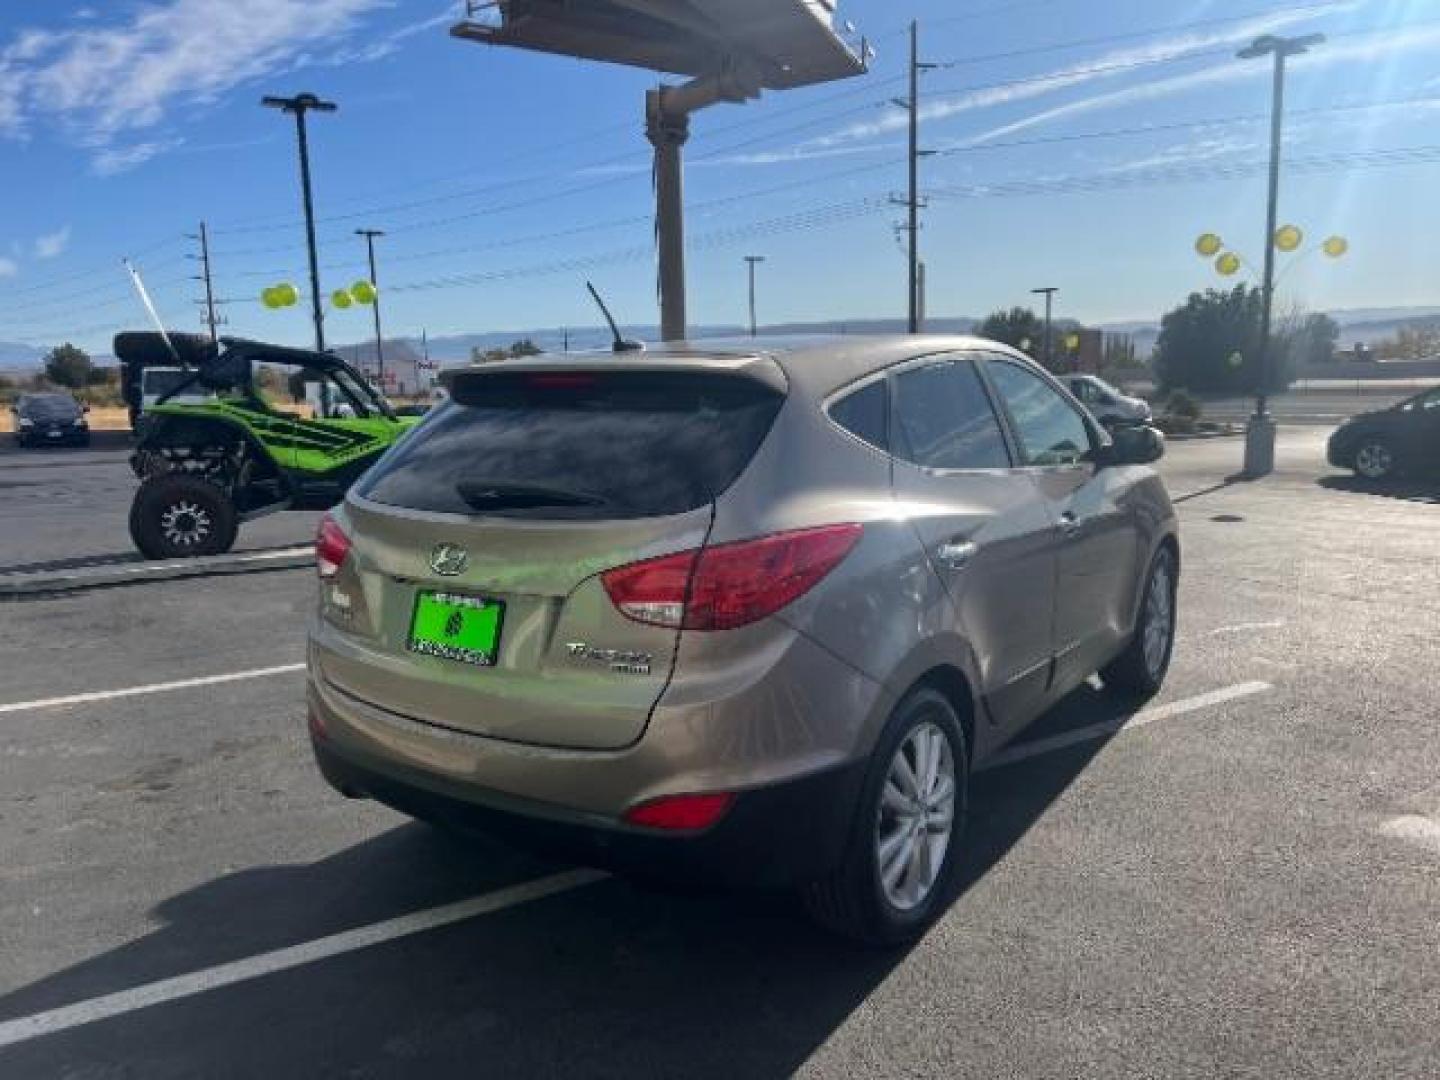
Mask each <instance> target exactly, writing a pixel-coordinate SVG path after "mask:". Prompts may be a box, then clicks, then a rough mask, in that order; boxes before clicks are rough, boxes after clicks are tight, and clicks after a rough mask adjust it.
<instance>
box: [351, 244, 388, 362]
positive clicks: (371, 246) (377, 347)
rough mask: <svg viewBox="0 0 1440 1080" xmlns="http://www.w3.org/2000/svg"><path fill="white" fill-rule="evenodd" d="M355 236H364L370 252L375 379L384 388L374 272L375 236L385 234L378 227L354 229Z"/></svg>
mask: <svg viewBox="0 0 1440 1080" xmlns="http://www.w3.org/2000/svg"><path fill="white" fill-rule="evenodd" d="M355 235H356V236H363V237H364V238H365V248H366V250H367V251H368V252H369V254H370V284H371V285H373V286H374V287H375V301H374V303H373V304H372V305H371V306H372V307H373V308H374V309H375V379H376V381H377V382H378V383H379V384H380V388H381V389H382V390H383V389H384V388H385V339H384V338H383V337H381V335H380V278H379V277H378V276H377V275H376V273H375V238H376V237H377V236H384V235H385V234H384V233H383V232H381V231H380V230H379V229H356V230H355Z"/></svg>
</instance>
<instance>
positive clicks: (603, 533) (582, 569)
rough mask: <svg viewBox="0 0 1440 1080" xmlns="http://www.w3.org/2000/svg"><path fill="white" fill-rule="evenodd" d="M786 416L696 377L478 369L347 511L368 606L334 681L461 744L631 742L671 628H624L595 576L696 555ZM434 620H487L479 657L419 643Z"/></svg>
mask: <svg viewBox="0 0 1440 1080" xmlns="http://www.w3.org/2000/svg"><path fill="white" fill-rule="evenodd" d="M782 402H783V394H782V393H781V392H780V391H778V390H777V389H775V388H774V387H773V386H771V385H770V384H769V383H767V382H764V381H761V380H759V379H755V378H751V377H749V376H746V375H739V374H735V373H733V372H721V373H716V372H714V371H711V370H696V369H694V368H691V369H689V370H684V369H682V370H678V371H662V372H654V371H633V370H632V371H617V372H604V371H601V372H595V371H593V370H591V371H583V370H582V371H576V370H566V369H559V370H556V371H539V372H537V371H534V370H528V371H519V372H517V371H497V372H495V373H493V374H490V373H469V372H467V373H466V374H465V376H463V377H461V378H459V379H457V380H455V383H454V386H453V398H452V401H451V402H450V403H449V404H447V405H445V406H443V407H442V408H440V409H438V410H436V412H435V413H433V414H432V415H431V416H430V418H428V419H427V420H426V421H425V422H424V423H423V424H422V425H421V426H419V427H417V428H416V429H415V431H414V432H412V433H411V434H410V435H409V436H407V437H406V439H405V440H404V441H403V442H401V443H399V444H397V446H396V447H395V449H394V450H393V451H392V452H391V454H390V455H389V456H388V457H387V458H385V459H383V460H382V461H381V462H380V463H379V464H378V465H377V466H376V468H375V469H374V470H373V471H372V472H371V474H370V475H369V476H368V477H367V478H366V479H365V480H363V481H362V482H361V484H359V485H357V488H356V489H355V490H354V494H352V497H351V498H350V499H349V500H348V503H347V506H346V511H345V517H346V520H347V525H348V528H349V529H350V531H351V533H352V539H353V548H352V554H351V557H350V561H349V563H348V564H347V565H348V567H349V569H348V570H347V571H346V572H347V573H353V574H356V575H358V577H359V579H360V580H359V581H357V582H355V585H357V586H359V588H358V594H359V595H363V596H364V597H365V605H366V608H367V611H366V615H365V619H364V623H365V625H364V626H359V627H352V628H351V629H352V636H351V640H352V641H353V643H354V645H355V648H356V649H357V650H358V651H357V652H356V653H355V654H353V655H351V654H350V650H349V649H345V648H340V649H336V650H334V651H327V652H326V654H325V655H324V656H322V657H321V659H320V661H319V662H320V664H321V668H322V672H323V675H324V677H325V678H326V679H327V680H328V681H329V682H330V683H331V684H332V685H334V686H336V687H337V688H339V689H340V690H342V691H345V692H347V693H349V694H351V695H352V696H354V697H356V698H359V699H361V700H362V701H367V702H370V703H371V704H374V705H378V706H380V707H381V708H385V709H388V710H390V711H392V712H395V713H398V714H401V715H404V716H408V717H411V718H413V719H416V720H420V721H423V722H425V723H430V724H434V725H437V726H440V727H445V728H450V729H452V730H456V731H463V732H467V733H473V734H478V735H485V736H487V737H491V738H498V739H506V740H509V741H514V742H524V743H532V744H538V745H545V746H558V747H568V748H575V749H614V748H618V747H622V746H626V745H629V744H630V743H632V742H634V741H635V740H636V739H638V738H639V737H640V736H641V735H642V734H643V733H644V730H645V725H646V723H647V722H648V720H649V716H650V712H651V710H652V709H653V707H654V705H655V703H656V701H657V700H659V697H660V694H661V693H662V692H663V691H664V688H665V685H666V683H667V682H668V681H669V678H670V673H671V669H672V666H673V663H674V657H675V651H676V645H677V643H678V634H679V631H678V630H675V629H673V628H670V627H665V626H655V625H648V624H644V623H640V622H635V621H632V620H631V619H628V618H626V617H625V616H624V615H622V614H621V613H620V611H619V610H617V608H616V607H615V604H614V603H613V602H612V601H611V599H610V597H609V596H608V594H607V593H606V591H605V588H604V586H603V583H602V581H601V579H600V577H599V575H600V574H601V572H602V571H605V570H608V569H611V568H614V567H618V566H625V565H628V564H630V563H634V562H640V561H642V560H645V559H650V558H654V557H656V556H660V555H665V554H670V553H672V552H677V551H689V550H695V549H698V548H700V547H702V546H703V545H704V543H705V540H706V537H707V536H708V534H709V529H710V523H711V519H712V516H713V500H714V499H715V497H716V496H718V495H719V494H721V493H722V492H723V491H724V490H725V489H726V488H728V487H729V486H730V485H731V484H732V483H733V482H734V481H735V479H736V478H737V477H738V476H739V475H740V473H741V472H742V471H743V470H744V468H745V467H746V465H747V464H748V463H749V462H750V460H751V458H752V457H753V456H754V454H755V452H756V450H757V449H758V448H759V446H760V443H761V442H762V440H763V439H764V438H765V435H766V433H767V431H768V430H769V428H770V426H771V423H772V422H773V421H774V419H775V416H776V414H777V412H778V410H779V408H780V405H781V403H782ZM356 496H358V497H356ZM461 553H463V555H462V554H461ZM442 555H443V556H444V558H443V559H442V558H441V556H442ZM342 587H344V586H343V582H342ZM457 605H462V606H461V607H457ZM463 605H471V606H470V607H464V606H463ZM474 605H479V606H478V607H475V606H474ZM436 610H438V611H440V612H441V614H446V615H447V617H446V618H445V619H440V618H439V616H435V617H434V619H433V620H432V621H434V622H435V625H436V626H437V627H439V628H440V630H441V631H444V632H449V629H454V630H455V631H456V634H455V635H454V639H453V641H454V643H456V644H464V643H465V641H466V638H465V633H462V632H460V631H461V628H462V626H468V625H470V623H471V622H472V620H473V619H478V618H482V617H483V618H484V619H487V620H492V621H491V622H486V623H484V624H483V625H481V626H480V629H481V630H483V631H484V633H483V634H482V635H481V637H483V638H484V641H483V642H482V646H483V650H484V651H485V652H486V655H485V656H475V655H471V654H467V653H465V652H464V651H463V650H458V651H457V650H450V649H445V648H435V647H433V645H432V644H429V643H427V642H426V641H425V640H424V634H425V633H426V632H427V631H425V630H424V627H423V625H422V624H423V623H424V622H425V621H426V620H427V619H431V618H432V616H431V614H428V613H429V612H434V611H436ZM457 612H458V614H457ZM482 613H483V615H482ZM442 624H444V625H442ZM492 626H493V627H494V630H493V631H492V629H491V627H492ZM428 633H429V634H430V637H431V638H432V639H433V640H437V641H441V642H442V644H443V643H445V642H449V641H450V639H448V638H444V633H440V634H439V636H438V637H437V636H436V632H435V630H434V628H433V627H432V628H431V630H430V631H428ZM417 642H418V644H417ZM471 644H472V645H473V642H472V643H471ZM467 658H468V660H469V661H470V662H466V660H467Z"/></svg>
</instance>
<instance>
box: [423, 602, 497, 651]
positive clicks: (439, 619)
mask: <svg viewBox="0 0 1440 1080" xmlns="http://www.w3.org/2000/svg"><path fill="white" fill-rule="evenodd" d="M504 615H505V605H504V604H502V603H501V602H500V601H498V600H485V599H483V598H481V597H478V596H463V595H459V594H456V593H444V592H421V593H420V594H419V595H418V596H416V598H415V616H414V618H413V619H411V621H410V646H409V647H410V651H411V652H414V653H420V654H422V655H424V656H439V657H442V658H444V659H446V660H456V661H459V662H460V663H462V664H475V665H476V666H477V667H492V666H494V664H495V652H496V649H497V648H498V646H499V644H500V622H501V620H502V618H503V617H504Z"/></svg>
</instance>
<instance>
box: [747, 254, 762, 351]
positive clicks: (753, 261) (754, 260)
mask: <svg viewBox="0 0 1440 1080" xmlns="http://www.w3.org/2000/svg"><path fill="white" fill-rule="evenodd" d="M764 261H765V256H764V255H746V256H745V264H746V266H747V267H748V268H749V270H750V336H751V337H754V336H755V267H756V265H757V264H759V263H763V262H764Z"/></svg>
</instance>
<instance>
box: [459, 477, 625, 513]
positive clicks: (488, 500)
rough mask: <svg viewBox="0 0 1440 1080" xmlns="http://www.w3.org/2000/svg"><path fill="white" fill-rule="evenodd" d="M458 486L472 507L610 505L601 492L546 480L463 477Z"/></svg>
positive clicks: (527, 507)
mask: <svg viewBox="0 0 1440 1080" xmlns="http://www.w3.org/2000/svg"><path fill="white" fill-rule="evenodd" d="M455 490H456V491H457V492H458V493H459V495H460V498H462V499H464V500H465V503H466V505H467V506H469V507H470V508H471V509H472V510H530V509H533V508H536V507H541V506H604V505H606V500H605V499H602V498H600V497H599V496H598V495H591V494H588V493H587V492H583V491H566V490H565V489H564V488H553V487H545V486H544V485H542V484H512V483H504V482H495V481H487V480H462V481H460V483H458V484H456V485H455Z"/></svg>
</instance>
